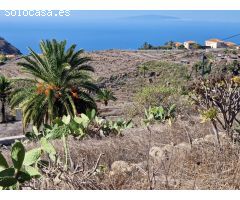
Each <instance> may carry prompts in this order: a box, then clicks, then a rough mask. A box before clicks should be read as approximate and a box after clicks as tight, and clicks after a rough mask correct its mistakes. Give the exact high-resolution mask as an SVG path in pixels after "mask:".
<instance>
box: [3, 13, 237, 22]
mask: <svg viewBox="0 0 240 200" xmlns="http://www.w3.org/2000/svg"><path fill="white" fill-rule="evenodd" d="M134 16H139V17H140V16H142V18H141V20H142V19H143V18H144V17H146V20H148V19H149V20H153V19H154V17H155V18H156V19H159V17H161V16H169V17H176V18H178V20H194V21H217V22H229V23H234V22H240V11H71V16H69V17H5V16H4V11H3V10H1V11H0V21H2V22H7V21H8V22H11V21H25V22H26V21H28V22H29V21H36V20H37V22H52V21H55V22H62V21H68V20H70V21H74V20H77V21H81V22H86V23H88V22H95V23H97V22H98V21H100V20H101V21H102V20H105V21H106V22H107V21H112V20H124V19H127V18H129V17H130V18H131V17H134ZM175 20H177V19H175Z"/></svg>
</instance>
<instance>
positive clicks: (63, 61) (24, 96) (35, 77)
mask: <svg viewBox="0 0 240 200" xmlns="http://www.w3.org/2000/svg"><path fill="white" fill-rule="evenodd" d="M75 48H76V45H72V46H70V48H68V49H66V41H61V42H58V41H56V40H52V41H49V40H46V41H41V42H40V50H41V53H42V54H40V55H38V54H37V53H36V52H34V51H33V50H32V49H31V48H29V51H30V55H29V56H25V57H23V59H24V61H22V62H19V63H18V65H19V66H21V67H22V68H23V70H24V71H25V72H26V73H27V74H29V75H30V76H29V78H25V79H18V80H17V81H18V82H19V84H20V83H21V82H22V81H23V82H24V83H28V87H21V88H18V89H16V90H15V91H14V92H13V94H12V96H11V101H10V104H11V106H12V107H16V106H19V107H20V108H21V109H22V113H23V125H24V127H26V126H27V125H28V124H29V123H31V122H32V123H33V124H34V125H36V126H37V127H40V126H41V125H42V124H43V123H49V124H51V123H52V121H53V120H54V119H55V118H57V117H61V116H63V115H64V114H69V115H71V116H73V115H76V114H78V113H80V112H84V111H85V110H86V109H87V108H91V109H92V108H94V109H96V104H95V101H94V99H93V98H92V96H91V93H92V92H95V91H98V88H97V86H96V85H95V84H93V83H92V81H91V77H90V73H89V72H94V69H93V68H92V67H91V66H89V65H88V64H87V62H88V61H90V59H89V58H88V57H85V56H82V54H83V50H79V51H75Z"/></svg>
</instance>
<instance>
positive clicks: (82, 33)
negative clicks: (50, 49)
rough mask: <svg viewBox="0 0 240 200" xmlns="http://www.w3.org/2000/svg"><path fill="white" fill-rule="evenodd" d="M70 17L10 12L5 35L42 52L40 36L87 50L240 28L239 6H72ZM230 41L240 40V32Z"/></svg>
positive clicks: (1, 29) (198, 37)
mask: <svg viewBox="0 0 240 200" xmlns="http://www.w3.org/2000/svg"><path fill="white" fill-rule="evenodd" d="M70 13H71V15H70V16H69V17H29V16H27V17H24V16H22V17H16V16H15V17H6V16H5V11H3V10H1V11H0V37H3V38H5V39H6V40H7V41H9V42H10V43H11V44H13V45H14V46H15V47H17V48H18V49H19V50H20V51H21V52H22V53H24V54H27V53H28V47H31V48H33V49H34V50H36V51H39V47H38V44H39V42H40V40H41V39H53V38H55V39H58V40H63V39H66V40H67V42H68V44H69V45H70V44H73V43H75V44H77V47H78V48H83V49H85V50H86V51H95V50H105V49H126V50H135V49H137V48H138V47H140V46H141V45H142V44H143V43H144V42H149V43H151V44H153V45H162V44H164V43H165V42H167V41H169V40H173V41H179V42H184V41H186V40H195V41H197V42H199V43H200V44H204V41H205V40H206V39H209V38H219V39H224V38H228V37H230V36H232V35H235V34H238V33H240V11H71V12H70ZM229 41H232V42H235V43H237V44H239V43H240V36H238V37H233V38H231V39H229Z"/></svg>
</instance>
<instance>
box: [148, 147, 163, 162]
mask: <svg viewBox="0 0 240 200" xmlns="http://www.w3.org/2000/svg"><path fill="white" fill-rule="evenodd" d="M149 155H150V156H151V157H152V158H153V160H155V161H161V160H162V159H164V157H165V152H164V150H163V149H162V148H160V147H152V148H151V149H150V151H149Z"/></svg>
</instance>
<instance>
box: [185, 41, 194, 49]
mask: <svg viewBox="0 0 240 200" xmlns="http://www.w3.org/2000/svg"><path fill="white" fill-rule="evenodd" d="M183 45H184V47H185V48H186V49H193V48H194V46H195V45H197V43H196V42H195V41H191V40H190V41H186V42H184V44H183Z"/></svg>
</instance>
